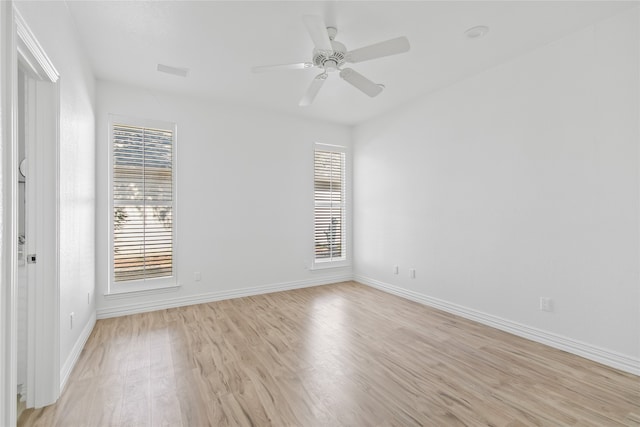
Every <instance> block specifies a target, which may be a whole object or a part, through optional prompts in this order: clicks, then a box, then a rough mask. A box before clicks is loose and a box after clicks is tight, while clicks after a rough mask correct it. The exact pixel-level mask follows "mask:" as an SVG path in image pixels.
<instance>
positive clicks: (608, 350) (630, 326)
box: [354, 8, 640, 372]
mask: <svg viewBox="0 0 640 427" xmlns="http://www.w3.org/2000/svg"><path fill="white" fill-rule="evenodd" d="M638 23H639V18H638V9H637V8H635V9H632V10H631V11H628V12H625V13H624V14H622V15H618V16H616V17H614V18H612V19H609V20H607V21H604V22H601V23H598V24H596V25H594V26H591V27H589V28H586V29H584V30H582V31H580V32H577V33H575V34H573V35H570V36H568V37H566V38H563V39H561V40H558V41H557V42H554V43H551V44H549V45H547V46H545V47H542V48H540V49H538V50H535V51H533V52H530V53H528V54H526V55H524V56H521V57H518V58H516V59H514V60H512V61H511V62H508V63H505V64H503V65H501V66H498V67H495V68H493V69H490V70H488V71H486V72H484V73H482V74H480V75H477V76H475V77H473V78H470V79H467V80H465V81H462V82H459V83H457V84H455V85H453V86H451V87H448V88H446V89H442V90H440V91H438V92H437V93H433V94H431V95H430V96H427V97H424V98H422V99H420V100H419V101H416V102H414V103H412V104H411V105H408V106H406V107H404V108H402V109H401V110H399V111H396V112H395V113H394V114H390V115H387V116H385V117H382V118H379V119H376V120H371V121H369V122H367V123H365V124H362V125H361V126H358V127H357V128H356V129H355V131H354V139H355V140H354V158H355V160H354V194H355V200H354V204H355V211H354V224H355V225H354V226H355V235H354V241H355V247H356V258H355V267H354V268H355V274H356V278H357V279H359V280H361V281H363V282H365V283H369V284H372V285H374V286H379V287H383V288H386V289H389V290H393V291H395V292H398V293H402V294H404V295H408V296H410V297H413V298H415V299H418V300H422V301H426V302H431V303H434V304H436V305H438V304H439V303H442V304H441V306H442V307H445V308H449V309H451V310H453V311H456V310H457V311H459V312H461V313H462V312H465V313H466V315H468V316H470V317H474V316H475V317H476V318H479V319H484V320H485V321H487V322H488V323H491V322H492V321H496V322H497V324H499V323H502V325H503V326H505V329H509V328H511V329H512V330H515V331H516V332H518V331H519V332H527V333H528V334H529V336H531V335H535V334H536V333H541V335H540V336H541V337H542V340H543V341H544V340H545V339H547V340H548V341H550V342H553V343H555V344H561V343H565V344H567V347H569V348H573V349H574V350H576V349H583V350H585V353H589V352H591V353H593V354H588V355H589V356H590V357H592V358H596V359H597V358H598V357H599V356H598V355H597V354H596V353H598V352H600V350H602V351H603V353H602V354H601V356H602V357H600V360H603V361H605V362H612V363H613V364H616V363H617V364H618V366H621V367H623V368H625V369H631V370H633V369H635V370H636V371H638V372H640V365H639V364H637V363H639V361H640V342H639V340H640V277H639V271H638V270H639V255H640V254H639V218H640V206H639V152H638V147H639V139H640V135H639V130H638V123H639V122H638V118H639V107H638V103H639V101H638V98H639V89H640V86H639V81H638V80H639V78H640V77H639V76H640V69H639V67H638V62H639V39H640V34H639V31H638ZM395 264H397V265H399V266H400V274H399V275H397V276H396V275H394V274H392V266H393V265H395ZM409 268H415V269H416V270H417V275H416V278H415V279H410V278H409V275H408V269H409ZM541 296H544V297H550V298H552V299H553V309H554V310H553V312H551V313H547V312H542V311H539V310H538V302H539V297H541ZM476 315H477V316H476ZM527 333H525V335H527ZM565 338H566V339H565ZM560 346H561V345H560ZM594 355H595V356H594ZM625 364H626V365H625ZM634 364H635V368H634V366H633V365H634Z"/></svg>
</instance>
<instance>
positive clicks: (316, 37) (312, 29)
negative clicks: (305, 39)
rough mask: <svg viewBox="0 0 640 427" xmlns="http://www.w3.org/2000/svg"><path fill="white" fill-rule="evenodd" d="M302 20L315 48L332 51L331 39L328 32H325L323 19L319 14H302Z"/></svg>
mask: <svg viewBox="0 0 640 427" xmlns="http://www.w3.org/2000/svg"><path fill="white" fill-rule="evenodd" d="M302 21H303V22H304V25H306V27H307V30H308V31H309V35H310V36H311V40H313V44H314V45H315V47H316V49H320V50H325V51H328V52H332V51H333V48H332V47H331V40H329V33H327V26H326V25H325V23H324V20H323V19H322V18H321V17H319V16H315V15H304V16H303V17H302Z"/></svg>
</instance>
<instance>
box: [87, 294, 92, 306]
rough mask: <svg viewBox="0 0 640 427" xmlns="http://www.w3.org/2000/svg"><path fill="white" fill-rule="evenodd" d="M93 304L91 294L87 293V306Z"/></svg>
mask: <svg viewBox="0 0 640 427" xmlns="http://www.w3.org/2000/svg"><path fill="white" fill-rule="evenodd" d="M89 304H91V292H87V305H89Z"/></svg>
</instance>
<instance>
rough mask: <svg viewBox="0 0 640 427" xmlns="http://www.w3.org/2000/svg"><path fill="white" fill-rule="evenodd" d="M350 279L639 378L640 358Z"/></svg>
mask: <svg viewBox="0 0 640 427" xmlns="http://www.w3.org/2000/svg"><path fill="white" fill-rule="evenodd" d="M353 280H355V281H357V282H359V283H362V284H364V285H367V286H371V287H373V288H376V289H379V290H381V291H384V292H388V293H390V294H394V295H398V296H400V297H403V298H406V299H408V300H411V301H415V302H418V303H420V304H424V305H427V306H430V307H433V308H437V309H439V310H442V311H446V312H448V313H451V314H455V315H457V316H460V317H464V318H466V319H470V320H474V321H476V322H478V323H482V324H484V325H488V326H491V327H493V328H496V329H500V330H502V331H505V332H509V333H511V334H513V335H517V336H519V337H523V338H527V339H529V340H531V341H535V342H539V343H542V344H545V345H548V346H550V347H554V348H557V349H560V350H563V351H566V352H569V353H572V354H576V355H578V356H581V357H584V358H585V359H590V360H593V361H596V362H598V363H602V364H603V365H607V366H610V367H612V368H616V369H619V370H621V371H625V372H629V373H631V374H634V375H640V359H636V358H633V357H630V356H627V355H624V354H620V353H616V352H614V351H611V350H607V349H604V348H600V347H597V346H594V345H591V344H587V343H584V342H581V341H577V340H574V339H571V338H567V337H564V336H561V335H557V334H554V333H551V332H547V331H543V330H540V329H537V328H533V327H530V326H526V325H522V324H520V323H517V322H513V321H511V320H507V319H503V318H501V317H498V316H493V315H491V314H487V313H483V312H480V311H477V310H473V309H470V308H467V307H463V306H461V305H457V304H453V303H450V302H447V301H444V300H440V299H438V298H433V297H430V296H427V295H424V294H421V293H418V292H414V291H411V290H408V289H403V288H400V287H398V286H395V285H391V284H388V283H384V282H381V281H379V280H375V279H371V278H369V277H365V276H361V275H355V276H354V278H353Z"/></svg>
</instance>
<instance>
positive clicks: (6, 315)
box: [0, 0, 60, 427]
mask: <svg viewBox="0 0 640 427" xmlns="http://www.w3.org/2000/svg"><path fill="white" fill-rule="evenodd" d="M18 58H20V60H21V62H22V63H23V65H24V64H26V65H28V68H31V70H32V71H33V72H35V73H36V75H37V77H38V78H39V80H41V81H44V82H48V83H49V84H54V86H55V88H54V89H53V90H52V91H51V92H50V93H51V96H49V97H48V100H47V102H51V103H52V104H53V106H52V108H53V110H51V111H53V117H50V120H45V123H46V124H47V126H48V129H43V130H44V132H41V133H43V134H44V133H46V132H47V131H49V130H50V129H51V127H53V128H54V131H53V132H51V133H49V142H47V145H48V150H47V153H52V152H53V153H54V155H53V156H52V157H49V159H54V161H53V162H51V161H48V162H46V163H47V164H48V166H47V168H48V172H46V173H47V174H48V178H49V179H52V178H53V179H52V181H50V182H52V184H51V185H52V186H53V187H54V188H55V191H52V192H51V194H50V197H47V198H46V199H45V202H46V203H51V199H53V206H51V205H49V206H48V207H47V209H49V212H50V213H51V212H54V214H53V215H50V218H49V219H48V220H47V219H45V221H46V223H44V224H43V225H45V224H46V225H47V226H48V225H49V224H51V223H53V224H54V225H53V230H50V236H49V237H48V238H46V239H45V242H46V244H45V249H44V250H45V253H43V254H42V257H47V258H48V263H47V264H46V265H45V266H44V268H46V269H47V270H48V271H51V270H50V269H51V268H53V269H54V271H53V276H50V277H54V280H53V283H51V282H50V283H48V289H47V290H46V291H45V292H43V293H42V294H41V295H39V296H38V300H40V301H42V302H46V306H47V309H46V310H44V311H43V312H39V313H36V317H37V318H38V319H37V321H36V328H40V326H41V325H44V329H42V328H40V330H38V331H37V335H38V336H42V337H47V339H45V340H44V341H43V342H42V343H41V344H43V345H44V347H40V348H39V352H41V357H40V358H36V365H37V364H38V363H40V362H38V360H40V361H42V360H44V359H47V360H48V364H46V365H45V364H43V365H42V366H41V367H39V368H42V369H43V370H44V371H46V375H45V376H44V377H43V380H44V381H45V382H46V383H47V384H48V386H47V387H43V391H44V394H43V395H42V400H41V402H49V403H51V402H53V401H55V400H56V399H57V397H58V396H59V393H60V382H59V377H60V360H59V359H60V351H59V345H60V338H59V337H60V334H59V322H60V318H59V315H58V312H59V310H60V304H59V272H58V265H59V262H58V258H57V257H58V255H57V252H58V251H57V250H56V248H57V247H58V246H59V245H58V242H59V239H58V236H59V225H58V224H59V214H58V212H59V209H58V206H57V203H58V202H57V194H58V193H59V190H58V189H59V184H58V182H59V180H58V175H59V173H58V171H59V160H58V155H59V154H58V153H59V150H58V147H59V141H58V138H59V131H58V123H59V111H58V108H59V107H58V106H59V87H58V86H59V85H58V84H57V81H58V73H57V72H56V70H55V67H53V64H52V63H51V61H50V60H49V59H48V57H47V55H46V54H45V52H44V50H43V49H42V47H41V46H40V44H39V43H38V42H37V40H36V38H35V37H34V36H33V33H32V32H31V31H30V30H29V28H28V26H27V25H26V22H25V21H24V19H22V17H21V16H20V14H19V13H18V11H17V10H16V9H15V8H14V3H13V2H12V1H11V0H5V1H0V100H1V101H0V166H1V168H0V425H3V426H8V427H11V426H15V424H16V396H17V395H16V393H17V390H16V387H17V384H16V380H17V379H16V370H17V364H16V356H17V335H16V328H17V322H16V319H17V315H16V314H17V313H16V312H17V310H16V308H17V298H16V279H17V267H18V247H17V246H18V245H17V241H18V240H17V239H18V212H17V210H18V209H17V206H18V170H17V169H18V135H17V129H18V127H17V117H18V114H17V93H18V92H17V90H18V81H17V72H18ZM51 150H53V151H51ZM43 154H44V153H43ZM43 157H44V156H43ZM51 174H53V176H52V175H51ZM46 178H47V177H43V179H46ZM51 185H50V186H48V187H47V190H50V189H51V188H52V187H51ZM48 252H50V253H48ZM52 265H53V267H52ZM41 288H42V287H41ZM47 298H48V299H47ZM52 366H53V367H54V368H53V369H52V368H51V367H52ZM38 375H39V374H38ZM45 389H46V390H45Z"/></svg>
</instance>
